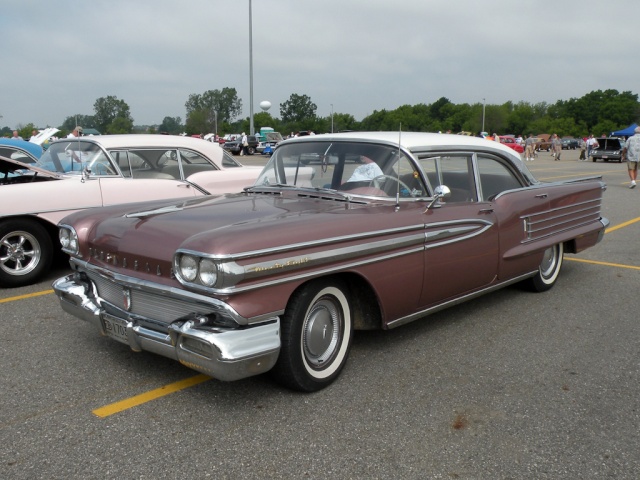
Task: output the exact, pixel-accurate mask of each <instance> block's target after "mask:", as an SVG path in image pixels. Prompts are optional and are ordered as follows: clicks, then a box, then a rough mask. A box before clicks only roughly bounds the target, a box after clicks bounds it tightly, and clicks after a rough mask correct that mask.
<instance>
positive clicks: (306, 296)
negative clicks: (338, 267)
mask: <svg viewBox="0 0 640 480" xmlns="http://www.w3.org/2000/svg"><path fill="white" fill-rule="evenodd" d="M281 320H282V321H281V331H280V337H281V342H282V345H281V348H280V356H279V357H278V361H277V363H276V365H275V367H274V368H273V369H272V370H271V374H272V376H273V377H274V378H275V380H276V381H277V382H278V383H280V384H282V385H284V386H286V387H289V388H291V389H294V390H300V391H303V392H314V391H317V390H320V389H322V388H324V387H326V386H327V385H329V384H330V383H331V382H333V381H334V380H335V379H336V378H337V377H338V375H339V374H340V371H341V370H342V368H343V367H344V365H345V363H346V362H347V357H348V355H349V348H350V346H351V338H352V336H353V322H352V315H351V306H350V302H349V296H348V291H347V288H346V287H345V285H344V283H343V282H341V281H339V280H335V279H334V280H316V281H313V282H311V283H309V284H307V285H305V286H304V287H302V288H301V289H300V290H298V291H297V292H296V293H295V294H294V295H293V296H292V297H291V299H290V301H289V304H288V305H287V308H286V310H285V313H284V315H283V316H282V319H281Z"/></svg>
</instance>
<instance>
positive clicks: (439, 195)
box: [424, 185, 451, 212]
mask: <svg viewBox="0 0 640 480" xmlns="http://www.w3.org/2000/svg"><path fill="white" fill-rule="evenodd" d="M450 196H451V190H450V189H449V187H447V186H446V185H438V186H437V187H436V188H435V189H434V191H433V200H431V202H430V203H429V205H427V208H425V210H424V211H425V212H426V211H427V210H429V209H430V208H433V206H434V205H435V203H436V202H437V201H438V200H441V199H445V200H446V199H447V198H449V197H450Z"/></svg>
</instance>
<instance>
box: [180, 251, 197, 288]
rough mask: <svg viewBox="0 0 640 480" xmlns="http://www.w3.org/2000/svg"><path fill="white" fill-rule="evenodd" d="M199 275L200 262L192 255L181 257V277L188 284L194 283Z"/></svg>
mask: <svg viewBox="0 0 640 480" xmlns="http://www.w3.org/2000/svg"><path fill="white" fill-rule="evenodd" d="M197 274H198V261H197V259H196V258H195V257H192V256H191V255H182V256H181V257H180V275H182V278H184V279H185V280H186V281H187V282H193V281H194V280H195V279H196V275H197Z"/></svg>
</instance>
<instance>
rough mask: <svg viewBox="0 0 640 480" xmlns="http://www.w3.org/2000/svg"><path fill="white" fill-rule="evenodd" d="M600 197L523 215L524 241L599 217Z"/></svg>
mask: <svg viewBox="0 0 640 480" xmlns="http://www.w3.org/2000/svg"><path fill="white" fill-rule="evenodd" d="M601 207H602V199H601V198H600V199H594V200H587V201H584V202H579V203H573V204H571V205H566V206H563V207H558V208H553V209H549V210H546V211H544V212H538V213H534V214H529V215H524V216H522V217H520V218H521V219H522V220H523V221H524V231H525V234H526V241H532V240H538V239H541V238H546V237H549V236H551V235H555V234H557V233H561V232H565V231H568V230H571V229H573V228H577V227H581V226H584V225H588V224H590V223H593V222H595V221H597V220H599V219H600V210H601Z"/></svg>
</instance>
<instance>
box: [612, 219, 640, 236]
mask: <svg viewBox="0 0 640 480" xmlns="http://www.w3.org/2000/svg"><path fill="white" fill-rule="evenodd" d="M636 222H640V217H637V218H634V219H633V220H629V221H628V222H624V223H621V224H620V225H616V226H615V227H609V228H607V229H606V230H605V231H604V233H611V232H615V231H616V230H618V229H620V228H624V227H628V226H629V225H633V224H634V223H636Z"/></svg>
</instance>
